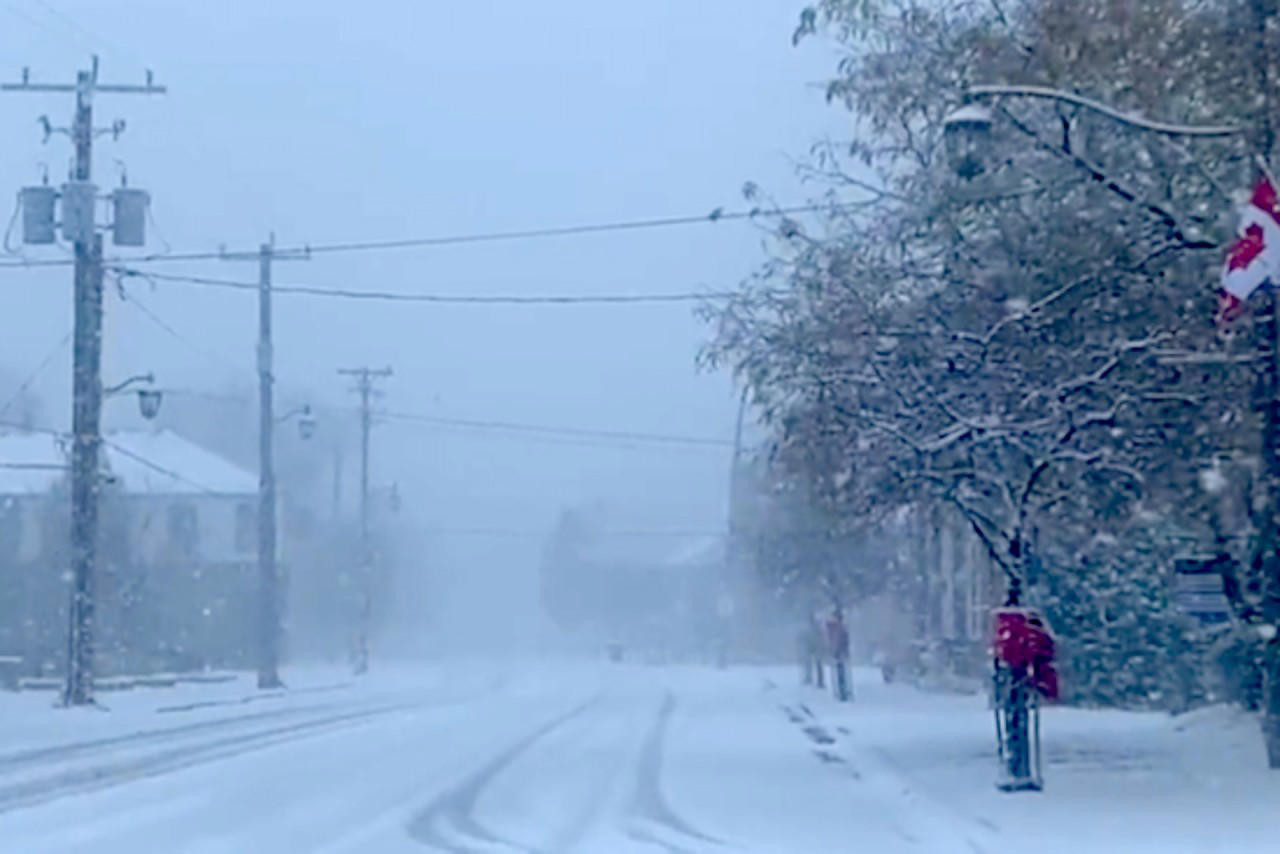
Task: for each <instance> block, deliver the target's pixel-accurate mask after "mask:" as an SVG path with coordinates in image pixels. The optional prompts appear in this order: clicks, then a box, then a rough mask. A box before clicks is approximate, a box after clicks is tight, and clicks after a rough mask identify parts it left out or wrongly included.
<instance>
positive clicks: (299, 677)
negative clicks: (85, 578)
mask: <svg viewBox="0 0 1280 854" xmlns="http://www.w3.org/2000/svg"><path fill="white" fill-rule="evenodd" d="M226 676H229V677H230V678H227V679H220V680H219V681H210V682H181V683H178V684H175V685H172V686H165V687H137V688H133V689H130V690H115V691H100V692H99V693H98V696H97V706H96V708H95V707H90V708H83V709H61V708H58V707H57V706H58V702H59V698H60V692H58V691H20V692H0V721H3V722H4V725H3V726H2V727H0V761H3V759H4V757H8V756H12V755H15V754H19V753H28V752H32V751H37V750H42V749H45V748H49V747H53V746H58V745H65V744H68V743H83V742H89V741H93V740H98V739H110V738H118V737H121V736H126V735H130V734H137V733H144V732H151V731H157V730H167V729H171V728H176V727H183V726H190V725H192V724H198V723H203V722H212V721H218V720H224V719H228V718H238V717H255V716H261V715H263V714H266V713H269V712H273V711H280V710H285V709H290V710H294V709H306V708H313V707H321V706H326V705H333V704H335V703H340V702H343V701H344V700H350V699H351V698H353V697H355V696H361V697H362V698H363V697H368V696H370V695H371V694H372V695H373V696H377V695H378V694H386V693H388V692H390V691H394V690H399V689H401V688H403V683H404V681H405V677H404V676H403V674H399V673H392V674H383V675H375V676H374V677H373V678H372V680H371V681H372V683H373V685H372V690H370V689H369V687H365V688H364V689H362V690H361V691H360V692H359V694H357V693H356V692H355V691H354V686H355V682H354V680H353V679H352V678H351V675H350V673H349V671H347V670H345V669H343V668H340V667H330V666H323V665H307V666H299V667H292V668H288V669H286V670H285V672H284V674H283V678H284V680H285V684H286V686H287V687H286V688H284V689H281V690H275V691H259V690H257V687H256V684H255V677H254V674H252V673H239V672H236V673H228V674H226ZM417 678H419V679H422V678H424V677H423V676H421V675H419V676H418V677H417ZM425 678H426V679H427V680H428V681H431V680H434V679H438V678H439V677H438V675H437V674H432V673H427V674H426V675H425Z"/></svg>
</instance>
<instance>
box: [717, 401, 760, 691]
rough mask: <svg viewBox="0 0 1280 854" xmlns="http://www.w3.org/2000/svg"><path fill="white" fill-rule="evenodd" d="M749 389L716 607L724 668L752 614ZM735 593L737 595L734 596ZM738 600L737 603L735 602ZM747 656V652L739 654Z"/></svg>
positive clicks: (737, 428)
mask: <svg viewBox="0 0 1280 854" xmlns="http://www.w3.org/2000/svg"><path fill="white" fill-rule="evenodd" d="M749 393H750V388H748V387H743V389H742V395H741V396H740V397H739V399H738V418H737V421H736V422H735V425H734V430H733V458H732V459H731V460H730V461H729V508H728V510H729V513H728V516H729V525H728V527H729V531H728V536H727V537H726V538H725V549H724V562H725V567H724V578H723V580H722V582H721V589H720V597H719V598H720V601H719V602H717V603H716V612H717V613H716V616H717V617H719V620H720V649H719V651H718V653H717V659H718V661H717V663H718V664H719V666H721V667H724V666H725V665H726V664H728V659H729V647H730V646H731V641H732V638H733V636H734V635H735V634H737V636H738V637H740V638H745V635H746V632H742V631H739V632H737V633H735V632H734V631H733V622H734V618H735V615H740V614H742V612H743V611H744V610H748V611H749V606H750V604H752V603H748V602H746V601H744V600H745V598H746V591H747V589H748V585H747V584H745V583H744V578H743V566H742V563H743V561H742V555H743V552H744V549H743V543H742V519H741V510H742V507H741V505H742V424H743V421H744V420H745V418H746V413H747V397H748V395H749ZM735 592H736V593H737V594H738V595H736V596H735V595H734V594H735ZM735 600H738V601H735ZM744 622H746V621H744V620H742V618H741V617H738V623H739V626H740V627H741V626H742V625H743V623H744ZM739 652H740V653H745V652H746V650H745V649H741V650H739Z"/></svg>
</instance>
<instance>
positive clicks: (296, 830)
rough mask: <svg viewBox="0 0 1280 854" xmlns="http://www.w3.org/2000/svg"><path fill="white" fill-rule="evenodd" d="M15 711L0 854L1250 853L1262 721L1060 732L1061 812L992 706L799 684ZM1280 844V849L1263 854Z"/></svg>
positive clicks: (695, 682)
mask: <svg viewBox="0 0 1280 854" xmlns="http://www.w3.org/2000/svg"><path fill="white" fill-rule="evenodd" d="M287 678H288V680H289V682H290V688H291V690H290V691H289V692H286V693H285V694H283V695H277V696H271V697H266V698H263V699H257V700H254V701H252V702H242V700H244V699H245V698H246V697H250V696H254V692H253V691H252V686H251V685H250V684H248V683H246V682H243V681H241V682H237V683H229V684H224V685H205V686H184V687H181V688H177V689H157V690H139V691H134V692H124V693H120V694H113V695H110V696H108V697H106V698H104V699H106V701H107V702H108V704H109V705H110V706H111V709H110V711H74V712H67V711H58V710H53V709H51V708H50V702H51V700H52V697H51V696H50V695H35V694H32V695H27V694H21V695H0V721H3V722H4V725H5V726H4V729H5V731H4V732H3V734H0V849H3V850H5V851H10V850H12V851H21V852H30V853H31V854H38V852H76V851H85V852H94V854H140V852H192V854H212V852H246V851H253V852H321V854H356V852H391V854H395V852H430V851H464V852H473V851H474V852H515V851H537V852H570V851H583V852H604V854H610V853H611V852H619V854H627V852H662V851H667V852H703V851H706V852H721V851H724V852H728V851H742V852H789V854H790V853H791V852H815V854H819V853H820V852H845V851H868V852H870V851H874V852H890V854H892V852H953V851H954V852H966V854H973V852H997V851H1006V850H1017V851H1036V852H1040V854H1058V852H1068V851H1069V852H1077V851H1079V852H1084V851H1089V852H1108V851H1116V852H1135V851H1138V852H1142V851H1153V852H1154V851H1160V852H1184V851H1185V852H1201V851H1222V852H1253V851H1258V852H1262V851H1274V850H1277V849H1276V847H1275V844H1274V834H1275V831H1274V820H1275V816H1276V814H1277V813H1276V807H1275V804H1276V803H1277V798H1278V796H1280V782H1278V781H1277V779H1274V778H1273V775H1270V774H1268V772H1267V771H1266V770H1265V767H1264V762H1263V759H1262V755H1261V745H1260V739H1259V736H1258V734H1257V727H1256V723H1255V722H1254V721H1252V720H1250V719H1248V718H1246V717H1244V716H1242V715H1239V714H1236V713H1233V712H1230V711H1228V710H1225V709H1214V710H1208V711H1205V712H1199V713H1196V714H1193V715H1190V716H1186V717H1182V718H1170V717H1168V716H1162V715H1139V714H1125V713H1116V712H1085V711H1078V710H1068V709H1053V710H1050V711H1049V712H1047V713H1046V717H1045V723H1044V737H1045V744H1046V767H1045V775H1046V782H1047V788H1046V790H1045V791H1044V792H1042V793H1035V794H1031V793H1024V794H1016V795H1007V794H1001V793H998V792H997V791H996V790H995V789H994V787H993V785H992V782H993V780H994V777H995V768H994V762H993V759H992V755H991V753H992V743H991V742H992V736H991V728H992V727H991V723H990V718H989V714H990V713H989V712H988V711H987V709H986V707H985V704H984V702H983V701H982V699H981V698H971V697H957V696H948V695H940V694H922V693H920V692H917V691H915V690H913V689H911V688H908V687H905V686H898V685H892V686H884V685H880V684H879V682H878V679H876V678H874V674H872V673H870V672H860V673H858V674H857V679H856V686H855V687H856V700H855V702H854V703H852V704H848V705H842V704H837V703H835V702H833V701H832V700H830V698H828V697H827V696H826V695H824V694H822V693H821V692H818V691H816V690H813V689H805V688H801V687H799V686H797V685H796V684H795V681H796V680H795V674H794V673H792V672H791V671H789V670H785V669H774V670H761V669H754V668H730V669H728V670H724V671H719V670H714V669H706V668H693V667H689V668H669V669H658V668H645V667H633V666H607V665H605V664H602V663H595V662H591V663H576V664H563V663H562V664H558V665H552V664H547V663H541V664H521V665H513V664H510V663H505V664H498V663H492V662H490V663H470V664H455V665H449V666H443V665H430V666H422V667H409V666H404V665H401V666H397V667H395V668H393V669H390V670H386V671H383V672H379V673H375V674H373V675H371V676H370V677H368V678H367V679H365V680H362V681H361V682H360V683H359V684H357V685H352V684H350V683H349V680H347V679H346V678H345V677H344V676H343V675H342V674H341V673H339V672H328V671H324V670H313V671H307V672H294V673H292V674H288V675H287ZM1267 835H1270V836H1272V838H1273V839H1272V844H1270V845H1268V844H1265V843H1266V839H1265V837H1266V836H1267Z"/></svg>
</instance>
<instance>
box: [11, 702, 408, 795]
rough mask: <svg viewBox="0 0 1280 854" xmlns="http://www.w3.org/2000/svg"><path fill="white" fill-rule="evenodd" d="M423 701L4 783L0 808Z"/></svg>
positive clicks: (318, 731) (163, 770) (230, 753)
mask: <svg viewBox="0 0 1280 854" xmlns="http://www.w3.org/2000/svg"><path fill="white" fill-rule="evenodd" d="M422 705H424V704H422V703H400V704H396V705H393V706H382V707H377V708H373V709H364V710H361V711H358V712H344V713H342V714H336V715H326V716H323V717H320V718H314V719H310V720H306V721H303V722H301V723H296V724H288V725H284V726H278V727H270V728H268V729H262V730H255V731H252V732H249V733H243V734H239V735H235V736H229V737H226V738H219V739H214V740H211V741H200V742H196V743H194V744H190V745H185V746H183V747H181V748H176V749H173V750H165V751H162V752H160V753H146V754H143V755H140V756H135V757H129V758H125V759H121V760H117V761H115V762H110V763H90V764H85V765H81V766H76V767H72V768H70V769H67V770H63V771H60V772H56V773H52V774H49V775H45V776H41V777H37V778H35V779H31V780H24V781H22V782H17V783H9V784H7V785H5V784H3V783H0V813H6V812H11V811H13V810H16V809H23V808H26V807H32V806H36V805H38V804H43V803H47V802H49V801H53V800H57V799H59V798H64V797H68V796H71V795H79V794H83V793H85V792H91V791H96V790H99V789H106V788H111V787H113V786H118V785H121V784H123V783H131V782H134V781H137V780H141V779H145V778H149V777H156V776H159V775H161V774H167V773H172V772H174V771H179V770H182V769H185V768H190V767H192V766H194V765H202V764H205V763H208V762H213V761H217V760H221V759H228V758H231V757H234V756H239V755H241V754H244V753H249V752H251V751H254V750H261V749H263V748H266V747H272V746H275V745H278V744H284V743H286V742H291V741H297V740H299V739H302V738H308V737H313V736H317V735H322V734H324V733H327V732H332V731H335V730H339V729H345V728H347V727H351V726H357V725H359V724H361V723H365V722H367V721H371V720H373V719H376V718H379V717H383V716H385V715H389V714H393V713H395V712H401V711H407V710H409V709H412V708H416V707H420V706H422Z"/></svg>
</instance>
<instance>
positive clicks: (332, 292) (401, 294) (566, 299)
mask: <svg viewBox="0 0 1280 854" xmlns="http://www.w3.org/2000/svg"><path fill="white" fill-rule="evenodd" d="M111 270H112V271H113V272H115V273H117V274H118V275H121V276H136V277H139V278H144V279H148V280H152V281H157V282H173V283H177V284H189V285H199V286H202V287H210V288H227V289H231V290H238V291H254V292H256V291H257V290H258V283H256V282H245V281H239V280H235V279H218V278H211V277H208V276H182V275H173V274H168V273H153V272H151V271H142V270H135V269H132V268H129V267H120V266H116V267H112V268H111ZM271 290H272V292H274V293H279V294H294V295H301V296H312V297H325V298H330V299H350V300H365V301H375V302H418V303H437V304H461V305H592V304H603V305H609V304H630V303H675V302H700V301H702V300H708V299H729V298H731V297H733V296H735V292H733V291H704V292H702V293H698V292H692V291H690V292H683V293H664V294H531V295H527V296H526V295H520V294H438V293H414V292H412V291H355V290H349V289H345V288H327V287H320V286H316V285H272V287H271Z"/></svg>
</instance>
